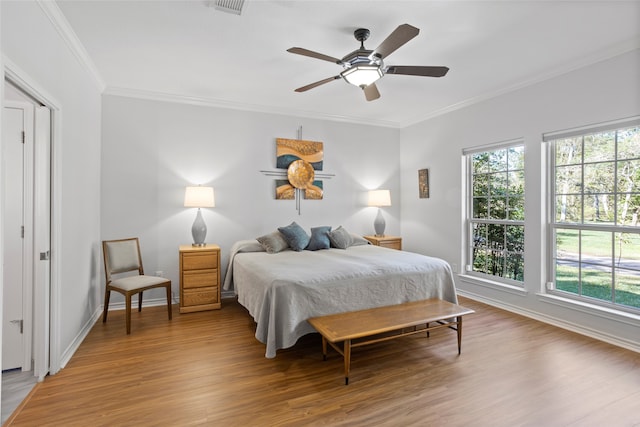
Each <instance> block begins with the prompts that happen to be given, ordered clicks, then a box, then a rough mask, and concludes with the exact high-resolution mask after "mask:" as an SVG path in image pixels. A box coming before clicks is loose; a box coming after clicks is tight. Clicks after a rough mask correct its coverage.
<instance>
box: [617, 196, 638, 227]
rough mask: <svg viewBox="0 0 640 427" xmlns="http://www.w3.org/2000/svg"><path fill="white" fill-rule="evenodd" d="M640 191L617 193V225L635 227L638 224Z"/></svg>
mask: <svg viewBox="0 0 640 427" xmlns="http://www.w3.org/2000/svg"><path fill="white" fill-rule="evenodd" d="M639 217H640V193H636V194H620V195H618V212H617V214H616V220H617V223H618V225H627V226H632V227H637V226H638V225H640V218H639Z"/></svg>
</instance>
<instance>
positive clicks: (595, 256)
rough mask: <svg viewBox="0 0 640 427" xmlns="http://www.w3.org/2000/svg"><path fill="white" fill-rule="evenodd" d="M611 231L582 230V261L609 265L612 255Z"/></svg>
mask: <svg viewBox="0 0 640 427" xmlns="http://www.w3.org/2000/svg"><path fill="white" fill-rule="evenodd" d="M612 239H613V233H610V232H608V231H592V230H582V232H581V233H580V249H581V251H582V262H583V263H584V262H586V263H591V264H598V265H606V266H610V265H611V261H612V257H613V241H612Z"/></svg>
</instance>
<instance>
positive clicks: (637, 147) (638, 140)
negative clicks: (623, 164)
mask: <svg viewBox="0 0 640 427" xmlns="http://www.w3.org/2000/svg"><path fill="white" fill-rule="evenodd" d="M638 157H640V127H635V128H629V129H622V130H620V131H618V159H633V158H638Z"/></svg>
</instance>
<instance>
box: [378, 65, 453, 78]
mask: <svg viewBox="0 0 640 427" xmlns="http://www.w3.org/2000/svg"><path fill="white" fill-rule="evenodd" d="M448 71H449V67H421V66H417V65H416V66H412V65H391V66H389V67H388V68H387V70H386V71H385V74H405V75H408V76H424V77H442V76H444V75H445V74H447V72H448Z"/></svg>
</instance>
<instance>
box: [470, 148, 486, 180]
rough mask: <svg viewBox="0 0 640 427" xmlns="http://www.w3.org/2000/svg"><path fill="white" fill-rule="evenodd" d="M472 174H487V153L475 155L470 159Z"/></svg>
mask: <svg viewBox="0 0 640 427" xmlns="http://www.w3.org/2000/svg"><path fill="white" fill-rule="evenodd" d="M471 165H472V169H473V174H474V175H475V174H479V173H487V172H489V153H477V154H474V155H473V157H472V158H471Z"/></svg>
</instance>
